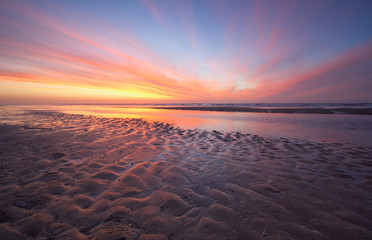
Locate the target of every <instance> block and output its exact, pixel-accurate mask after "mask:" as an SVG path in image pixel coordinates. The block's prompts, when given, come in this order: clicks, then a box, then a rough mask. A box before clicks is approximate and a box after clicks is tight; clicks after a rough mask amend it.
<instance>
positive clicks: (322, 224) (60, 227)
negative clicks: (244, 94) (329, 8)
mask: <svg viewBox="0 0 372 240" xmlns="http://www.w3.org/2000/svg"><path fill="white" fill-rule="evenodd" d="M2 114H3V115H4V114H5V113H4V112H3V113H2ZM6 114H8V115H7V116H6V117H3V118H2V119H3V120H2V122H1V123H2V125H0V138H1V141H0V239H27V238H31V239H32V238H33V239H141V240H146V239H155V240H156V239H371V238H372V231H371V228H370V227H371V226H372V200H371V195H372V194H371V193H372V184H371V179H372V175H371V173H372V164H371V159H372V148H368V147H358V146H353V145H349V144H331V143H317V142H310V141H305V140H296V139H285V138H280V139H275V138H263V137H260V136H255V135H250V134H241V133H236V132H231V133H223V132H218V131H212V132H208V131H202V130H184V129H180V128H176V127H173V126H171V125H169V124H163V123H159V122H155V123H151V122H146V121H144V120H140V119H100V118H95V117H86V116H81V115H66V114H59V113H42V112H32V113H28V114H18V115H14V116H11V117H9V114H10V113H6ZM4 119H7V120H4ZM9 119H12V121H10V120H9ZM24 126H27V127H24Z"/></svg>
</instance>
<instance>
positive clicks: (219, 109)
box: [153, 106, 372, 115]
mask: <svg viewBox="0 0 372 240" xmlns="http://www.w3.org/2000/svg"><path fill="white" fill-rule="evenodd" d="M153 108H155V109H172V110H195V111H216V112H252V113H307V114H340V113H342V114H355V115H372V108H297V107H296V108H254V107H228V106H203V107H201V106H197V107H196V106H186V107H176V106H170V107H153Z"/></svg>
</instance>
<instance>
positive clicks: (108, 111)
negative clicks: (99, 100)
mask: <svg viewBox="0 0 372 240" xmlns="http://www.w3.org/2000/svg"><path fill="white" fill-rule="evenodd" d="M18 109H19V110H24V109H29V110H32V109H39V110H48V111H60V112H64V113H72V114H82V115H93V116H97V117H108V118H142V119H144V120H147V121H151V122H164V123H168V124H172V125H174V126H177V127H181V128H185V129H203V130H208V131H213V130H217V131H224V132H232V131H236V132H241V133H251V134H257V135H260V136H268V137H277V138H280V137H286V138H298V139H304V140H313V141H318V142H321V141H326V142H329V143H333V142H335V143H352V144H356V145H360V146H372V142H371V141H370V135H371V134H372V116H359V115H347V114H333V115H324V114H284V113H275V114H274V113H273V114H271V113H244V112H215V111H192V110H172V109H154V108H151V107H149V106H137V105H136V106H122V105H59V106H19V107H18Z"/></svg>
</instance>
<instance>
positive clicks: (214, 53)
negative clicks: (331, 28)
mask: <svg viewBox="0 0 372 240" xmlns="http://www.w3.org/2000/svg"><path fill="white" fill-rule="evenodd" d="M70 4H71V3H70ZM132 4H134V5H133V6H130V7H131V8H132V9H137V8H138V9H142V12H143V13H147V14H148V16H146V17H145V16H143V17H142V18H141V17H140V18H138V19H134V20H136V21H138V22H140V23H138V24H145V23H146V24H147V25H146V26H156V25H160V26H161V27H162V28H163V30H162V31H160V32H159V31H158V30H156V28H154V29H153V28H146V29H141V28H137V27H136V26H138V24H136V25H131V23H130V22H131V21H124V19H123V20H121V21H119V20H117V19H116V20H113V19H111V18H110V16H109V15H105V13H102V15H103V16H105V18H101V19H100V18H98V17H97V19H96V20H97V21H91V15H90V14H93V12H97V11H98V10H100V9H94V7H93V8H91V9H88V10H86V12H82V11H81V10H79V9H77V11H81V14H82V15H81V16H75V17H74V16H73V15H71V14H69V13H68V9H69V8H71V7H72V6H73V5H68V4H67V5H63V6H58V8H57V7H56V6H54V5H48V6H47V7H46V6H45V5H44V4H43V3H42V2H37V4H35V3H31V2H24V3H21V2H13V1H9V2H6V1H4V2H2V3H1V4H0V5H1V8H2V9H3V10H2V11H3V12H4V14H0V29H1V32H0V87H1V90H0V93H1V94H2V95H3V97H1V98H0V100H1V101H2V102H12V101H15V99H18V100H19V99H23V100H24V102H27V101H30V99H31V100H32V99H34V100H35V101H36V100H37V101H39V100H40V99H42V100H43V101H44V100H45V99H53V101H54V102H61V103H62V102H66V101H68V102H74V101H76V102H107V103H125V102H262V101H271V102H283V101H284V102H296V101H372V97H370V96H368V95H367V94H366V92H367V91H370V90H371V87H372V86H371V84H370V82H371V80H370V79H371V76H372V70H371V69H372V66H371V59H372V44H371V39H372V36H369V35H365V36H355V38H350V39H349V40H348V41H345V42H342V44H339V46H338V45H337V46H332V47H330V48H325V47H324V46H326V44H324V45H323V44H317V42H318V41H320V40H319V39H320V36H319V35H312V34H315V33H316V32H311V31H315V30H311V29H316V27H317V25H316V23H317V21H318V20H317V19H315V18H313V17H311V16H317V17H318V18H319V19H321V20H322V19H323V20H326V19H327V16H326V15H324V13H326V12H327V5H323V4H319V5H317V7H315V8H311V9H310V10H306V11H305V12H304V13H303V14H299V13H298V11H299V9H302V8H304V9H307V6H300V5H299V3H298V2H297V1H294V2H293V1H288V2H283V3H270V2H262V1H255V2H248V1H242V2H241V3H240V2H237V6H235V7H232V6H231V4H229V3H228V2H223V1H220V2H217V3H216V4H215V5H213V6H214V7H213V8H210V6H211V4H200V3H198V2H196V1H195V2H190V1H187V2H186V1H185V2H180V4H177V5H174V4H173V5H172V4H171V3H169V5H168V4H163V5H161V6H159V5H157V4H158V3H157V2H156V3H155V2H154V1H143V2H142V3H138V4H135V3H132ZM305 5H306V3H305ZM83 7H85V6H83ZM118 7H119V6H118ZM121 7H123V6H121ZM127 7H129V6H127ZM56 9H59V10H58V11H57V10H56ZM123 9H125V8H123ZM246 9H248V10H247V11H246ZM247 12H248V13H249V14H248V15H247ZM0 13H1V12H0ZM127 14H128V16H127V17H128V18H133V17H135V16H129V15H130V12H128V13H127ZM208 14H209V15H210V16H205V15H208ZM211 14H214V15H211ZM355 14H360V13H359V12H358V11H356V12H355ZM337 16H338V15H337ZM350 18H351V17H350V16H349V17H345V18H344V17H342V18H341V17H340V19H339V20H340V21H341V22H342V21H346V20H345V19H350ZM82 19H83V20H82ZM149 19H151V20H150V22H146V21H149ZM122 21H123V22H124V23H125V25H124V26H121V25H120V24H118V23H122ZM152 21H153V22H152ZM93 22H94V23H96V24H95V25H92V23H93ZM142 22H143V23H142ZM312 23H314V24H313V25H312ZM327 24H328V25H330V24H329V23H327ZM335 26H336V25H335ZM303 27H307V28H308V29H310V30H311V31H310V30H309V31H310V32H306V31H304V30H303ZM323 30H326V29H323ZM335 32H337V34H336V35H337V36H339V35H340V34H341V35H342V34H347V33H344V32H343V30H342V29H339V30H337V31H336V30H335ZM320 33H321V32H320ZM336 35H335V36H336ZM169 36H171V37H169ZM314 36H315V37H314ZM332 37H333V35H332V36H331V35H330V36H328V38H327V39H326V40H327V41H329V42H330V44H332V43H333V42H334V39H333V38H332ZM184 38H186V39H187V41H184ZM220 39H223V41H219V40H220ZM322 40H323V39H322ZM323 42H324V40H323ZM27 87H29V88H30V89H32V91H34V92H35V93H37V96H39V97H36V96H35V94H26V90H25V89H27ZM56 89H58V91H57V90H56ZM347 90H349V94H348V91H347ZM5 91H7V93H5ZM51 92H53V93H55V94H51ZM79 92H80V93H79ZM343 94H344V95H345V94H346V95H347V96H346V97H345V96H343ZM43 95H44V97H42V96H43ZM4 96H7V97H6V98H5V97H4ZM66 96H69V97H70V98H66ZM361 96H364V97H361ZM18 100H17V101H18ZM19 101H21V100H19ZM40 101H41V100H40Z"/></svg>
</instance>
